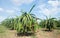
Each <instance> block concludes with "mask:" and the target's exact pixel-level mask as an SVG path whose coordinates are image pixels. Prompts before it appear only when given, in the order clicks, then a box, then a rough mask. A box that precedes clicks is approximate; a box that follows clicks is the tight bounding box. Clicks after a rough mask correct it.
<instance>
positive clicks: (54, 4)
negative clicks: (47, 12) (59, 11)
mask: <svg viewBox="0 0 60 38" xmlns="http://www.w3.org/2000/svg"><path fill="white" fill-rule="evenodd" d="M48 3H49V4H50V5H52V6H54V7H57V6H58V5H59V1H48Z"/></svg>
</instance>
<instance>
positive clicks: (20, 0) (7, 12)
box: [0, 0, 60, 22]
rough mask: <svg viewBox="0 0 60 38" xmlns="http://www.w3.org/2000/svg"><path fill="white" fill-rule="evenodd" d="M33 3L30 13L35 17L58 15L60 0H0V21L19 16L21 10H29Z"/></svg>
mask: <svg viewBox="0 0 60 38" xmlns="http://www.w3.org/2000/svg"><path fill="white" fill-rule="evenodd" d="M34 4H36V6H35V7H34V9H33V10H32V12H31V13H32V14H35V15H36V17H38V18H41V19H44V18H46V16H47V17H49V16H51V17H56V18H58V17H60V0H0V22H1V21H3V20H4V19H6V18H8V17H15V16H20V15H21V10H23V11H27V12H29V10H30V9H31V7H32V6H33V5H34Z"/></svg>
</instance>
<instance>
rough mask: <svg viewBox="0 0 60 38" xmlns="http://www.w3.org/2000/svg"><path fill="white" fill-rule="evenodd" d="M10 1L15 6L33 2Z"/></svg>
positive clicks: (22, 0)
mask: <svg viewBox="0 0 60 38" xmlns="http://www.w3.org/2000/svg"><path fill="white" fill-rule="evenodd" d="M11 1H12V3H13V4H15V5H22V4H29V3H31V2H33V1H34V0H11Z"/></svg>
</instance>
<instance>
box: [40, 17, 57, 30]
mask: <svg viewBox="0 0 60 38" xmlns="http://www.w3.org/2000/svg"><path fill="white" fill-rule="evenodd" d="M55 19H56V18H48V17H46V19H45V20H43V21H41V23H40V25H41V26H42V27H43V28H46V29H47V30H48V31H51V30H52V29H53V28H55V27H56V22H55Z"/></svg>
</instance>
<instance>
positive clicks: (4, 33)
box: [0, 25, 60, 38]
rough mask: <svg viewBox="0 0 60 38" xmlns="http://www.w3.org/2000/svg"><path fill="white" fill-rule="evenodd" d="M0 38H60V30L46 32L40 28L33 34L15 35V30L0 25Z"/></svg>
mask: <svg viewBox="0 0 60 38" xmlns="http://www.w3.org/2000/svg"><path fill="white" fill-rule="evenodd" d="M0 38H60V30H54V31H53V32H46V31H42V29H40V30H38V32H37V33H36V35H35V36H17V35H16V31H15V30H9V29H7V28H5V27H4V26H1V25H0Z"/></svg>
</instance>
